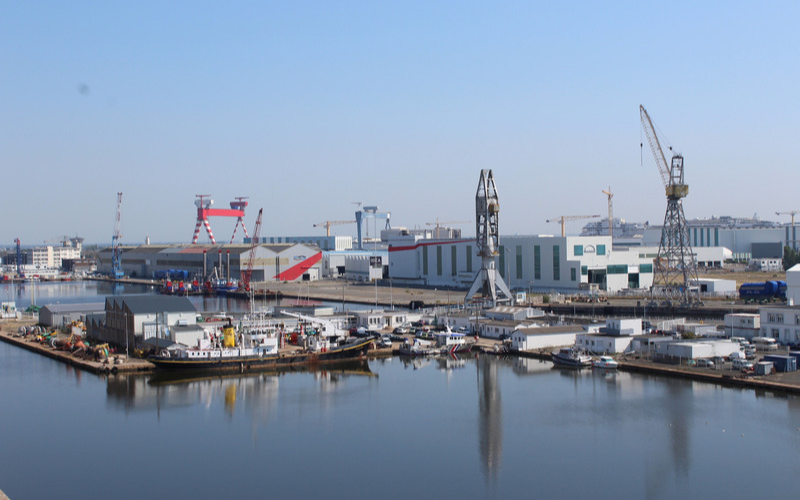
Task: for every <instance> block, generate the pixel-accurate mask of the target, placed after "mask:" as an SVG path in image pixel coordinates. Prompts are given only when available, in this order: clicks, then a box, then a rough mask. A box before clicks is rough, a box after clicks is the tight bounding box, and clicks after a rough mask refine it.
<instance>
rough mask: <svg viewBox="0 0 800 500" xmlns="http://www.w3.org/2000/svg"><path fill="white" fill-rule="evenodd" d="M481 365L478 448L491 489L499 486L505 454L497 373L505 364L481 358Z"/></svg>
mask: <svg viewBox="0 0 800 500" xmlns="http://www.w3.org/2000/svg"><path fill="white" fill-rule="evenodd" d="M476 362H477V364H478V370H477V373H478V409H479V413H478V435H479V437H478V449H479V450H480V456H481V467H482V469H483V476H484V478H485V479H486V482H487V484H488V486H490V487H493V486H494V485H495V484H496V483H497V478H498V475H499V473H500V464H501V459H502V455H503V404H502V399H501V397H500V387H499V385H498V377H497V370H498V366H499V365H500V363H501V361H500V360H496V359H492V358H491V357H490V356H489V355H483V356H479V357H478V358H477V360H476Z"/></svg>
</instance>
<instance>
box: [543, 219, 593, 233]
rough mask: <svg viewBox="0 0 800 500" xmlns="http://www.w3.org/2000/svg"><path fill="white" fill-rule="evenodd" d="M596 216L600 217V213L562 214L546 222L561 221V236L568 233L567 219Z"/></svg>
mask: <svg viewBox="0 0 800 500" xmlns="http://www.w3.org/2000/svg"><path fill="white" fill-rule="evenodd" d="M595 217H600V216H599V215H561V216H558V217H553V218H552V219H548V220H547V221H546V222H560V223H561V237H564V236H566V235H567V224H566V223H567V221H573V220H583V219H594V218H595Z"/></svg>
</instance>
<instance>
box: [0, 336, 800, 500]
mask: <svg viewBox="0 0 800 500" xmlns="http://www.w3.org/2000/svg"><path fill="white" fill-rule="evenodd" d="M0 391H1V393H2V394H3V404H2V406H1V407H0V408H2V409H0V443H2V449H3V453H2V455H1V456H2V459H1V460H2V464H0V489H2V490H3V491H5V492H6V494H7V495H9V497H10V498H11V499H15V500H16V499H51V498H60V497H64V496H67V497H70V498H85V499H91V498H115V499H139V498H191V499H217V498H248V497H250V498H265V497H270V498H330V499H338V498H342V499H358V498H397V499H408V498H460V499H479V498H504V499H505V498H597V497H598V495H599V496H601V497H603V498H622V499H628V498H629V499H641V498H653V499H656V498H663V499H672V498H682V497H686V498H688V497H694V498H747V497H754V496H757V497H763V496H767V495H768V496H770V497H771V496H776V497H783V498H787V497H791V496H792V493H793V492H794V491H795V489H796V478H797V476H798V468H800V465H798V462H797V456H798V452H800V401H798V399H796V398H793V397H783V396H780V395H774V394H769V393H767V394H761V393H757V392H754V391H749V390H737V389H730V388H723V387H719V386H715V385H709V384H703V383H696V382H691V381H686V380H672V379H663V378H658V377H649V376H642V375H635V374H629V373H624V372H620V373H599V372H593V371H591V370H583V371H576V370H570V369H558V368H553V366H552V364H551V363H549V362H544V361H539V360H530V359H519V358H507V359H505V358H498V357H494V356H489V355H482V356H480V357H473V356H470V357H467V358H464V359H454V358H434V359H416V360H404V359H402V358H399V357H395V358H385V359H379V360H370V361H368V363H367V364H366V365H357V366H346V367H343V368H342V369H335V368H329V369H326V370H323V371H292V372H286V373H263V374H254V375H247V376H242V375H235V376H225V377H219V376H210V377H205V378H198V379H191V378H186V377H178V378H174V377H165V376H163V375H157V374H156V375H153V374H151V375H140V376H130V377H123V376H110V377H103V376H96V375H92V374H88V373H84V372H80V371H76V370H75V369H73V368H71V367H69V366H67V365H64V364H61V363H59V362H57V361H54V360H51V359H48V358H44V357H41V356H38V355H36V354H34V353H31V352H28V351H25V350H22V349H20V348H17V347H15V346H12V345H9V344H4V343H0Z"/></svg>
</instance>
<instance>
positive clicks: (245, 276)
mask: <svg viewBox="0 0 800 500" xmlns="http://www.w3.org/2000/svg"><path fill="white" fill-rule="evenodd" d="M263 212H264V209H263V208H259V209H258V217H257V218H256V227H255V229H253V238H252V239H251V242H250V252H249V253H248V254H247V267H246V268H245V270H244V271H243V272H242V285H243V286H244V289H245V291H247V292H249V291H250V280H251V278H252V277H253V264H254V263H255V260H256V248H257V247H258V243H259V241H258V240H259V238H260V237H261V215H262V213H263Z"/></svg>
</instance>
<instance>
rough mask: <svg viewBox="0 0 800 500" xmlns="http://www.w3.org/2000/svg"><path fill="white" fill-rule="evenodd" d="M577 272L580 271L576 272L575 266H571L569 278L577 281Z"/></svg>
mask: <svg viewBox="0 0 800 500" xmlns="http://www.w3.org/2000/svg"><path fill="white" fill-rule="evenodd" d="M577 274H578V273H577V272H575V268H574V267H572V268H570V270H569V278H570V279H571V280H572V281H577V280H578V276H577Z"/></svg>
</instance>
